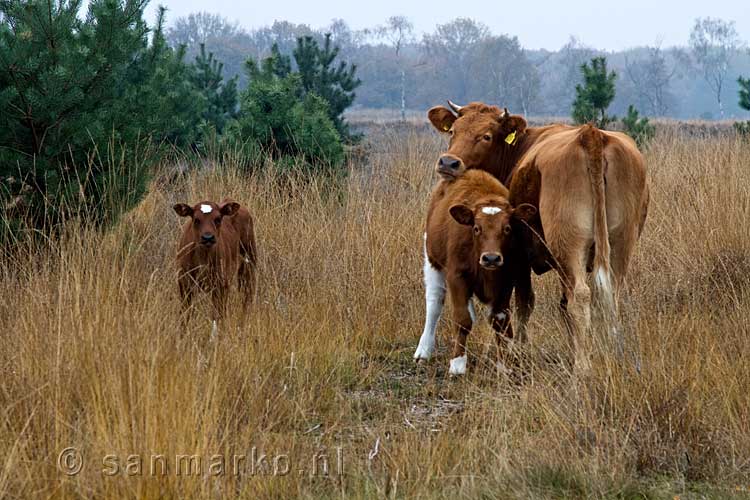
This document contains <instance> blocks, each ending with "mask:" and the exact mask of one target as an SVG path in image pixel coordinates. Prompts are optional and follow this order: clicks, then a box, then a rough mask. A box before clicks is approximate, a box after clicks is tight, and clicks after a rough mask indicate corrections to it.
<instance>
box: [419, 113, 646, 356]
mask: <svg viewBox="0 0 750 500" xmlns="http://www.w3.org/2000/svg"><path fill="white" fill-rule="evenodd" d="M449 104H450V105H451V108H452V110H449V109H447V108H444V107H435V108H432V109H430V111H429V112H428V117H429V119H430V121H431V122H432V124H433V125H434V126H435V127H436V128H437V129H438V130H440V131H441V132H444V133H448V134H450V135H451V139H450V146H449V149H448V151H447V152H446V153H445V154H443V155H441V156H440V159H439V160H438V168H439V169H440V170H441V172H444V173H443V174H442V175H443V176H444V177H447V178H456V177H457V176H460V175H461V173H462V172H464V171H466V170H470V169H481V170H486V171H488V172H490V173H491V174H493V175H494V176H495V177H497V178H498V179H500V180H502V181H503V183H504V184H505V185H507V186H509V188H510V203H511V204H512V205H514V206H517V205H520V204H522V203H529V204H531V205H533V206H534V207H536V208H537V209H538V219H537V220H532V222H531V224H530V226H531V227H532V228H533V229H535V231H536V232H537V233H538V234H539V235H540V236H543V238H544V241H542V240H541V239H540V238H530V239H527V243H526V246H527V248H528V249H529V253H528V259H529V266H530V267H533V268H534V270H535V271H537V272H538V273H542V272H545V271H546V270H547V268H548V266H551V267H554V268H555V269H556V270H557V272H558V274H559V276H560V280H561V284H562V289H563V299H562V301H561V305H562V307H563V312H564V317H565V320H566V323H567V325H568V327H569V331H570V333H571V335H570V341H571V345H572V348H573V350H574V352H575V353H576V358H577V359H579V357H580V356H582V355H583V354H584V353H583V352H582V350H581V349H579V346H578V343H579V340H580V335H581V332H583V331H585V330H587V329H588V327H589V325H590V322H591V315H590V304H591V291H590V289H589V286H588V285H587V284H586V271H587V267H590V268H591V269H592V270H593V272H594V284H595V292H596V294H597V296H598V297H599V300H600V303H601V304H602V306H603V310H604V312H605V314H606V317H607V319H608V320H609V321H610V323H611V324H612V325H614V324H615V319H616V313H617V304H618V296H619V292H620V289H621V287H622V284H623V281H624V279H625V275H626V273H627V270H628V264H629V262H630V258H631V256H632V253H633V250H634V246H635V243H636V242H637V240H638V237H639V236H640V233H641V230H642V228H643V224H644V222H645V218H646V212H647V208H648V202H649V191H648V186H647V184H646V169H645V166H644V163H643V157H642V156H641V154H640V152H639V151H638V148H637V147H636V145H635V143H634V142H633V140H632V139H630V138H629V137H628V136H626V135H625V134H622V133H619V132H609V131H602V130H598V129H597V128H595V127H593V126H590V125H584V126H580V127H572V126H568V125H549V126H545V127H527V124H526V120H524V119H523V117H521V116H517V115H510V114H509V113H508V110H507V109H505V110H503V111H501V110H500V109H499V108H497V107H495V106H487V105H485V104H482V103H471V104H469V105H467V106H457V105H455V104H453V103H451V102H450V101H449ZM542 229H543V231H542ZM587 264H588V266H587ZM519 298H520V299H521V300H522V301H523V300H525V298H524V297H523V296H520V297H519V294H517V300H518V299H519ZM531 300H532V301H533V295H531ZM612 333H613V335H614V337H615V340H616V342H617V346H618V349H619V350H621V349H622V337H621V334H620V333H619V330H618V329H617V328H616V327H614V326H613V328H612ZM580 361H586V360H584V359H580ZM585 364H587V361H586V362H585V363H584V365H585Z"/></svg>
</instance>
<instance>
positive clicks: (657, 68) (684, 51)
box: [167, 13, 750, 119]
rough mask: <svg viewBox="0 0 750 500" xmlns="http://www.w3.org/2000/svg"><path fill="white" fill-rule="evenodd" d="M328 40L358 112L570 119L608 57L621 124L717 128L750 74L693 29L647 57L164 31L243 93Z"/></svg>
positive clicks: (489, 40)
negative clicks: (260, 69)
mask: <svg viewBox="0 0 750 500" xmlns="http://www.w3.org/2000/svg"><path fill="white" fill-rule="evenodd" d="M325 33H330V34H331V37H332V41H333V42H334V43H335V44H336V45H337V46H339V47H340V50H341V55H342V56H343V57H344V58H345V59H346V60H347V61H350V62H352V63H353V64H355V65H356V66H357V68H358V74H359V76H360V78H361V79H362V81H363V84H362V86H361V88H359V89H358V91H357V98H356V100H355V102H354V105H355V106H358V107H363V108H395V109H399V108H406V109H413V110H420V109H426V108H429V107H430V106H433V105H435V104H436V103H438V102H443V101H444V100H445V99H446V98H450V99H452V100H454V101H456V102H468V101H471V100H482V101H487V102H493V103H497V104H502V105H505V106H508V107H509V108H510V109H511V110H515V111H517V112H520V113H524V114H526V115H536V116H568V115H569V112H570V109H571V105H572V103H573V100H574V99H575V90H574V89H575V86H576V85H578V84H580V83H581V82H582V75H581V72H580V66H581V65H582V64H583V63H586V62H589V61H590V60H591V59H592V58H594V57H598V56H604V57H606V58H607V60H608V62H609V65H610V67H611V68H612V69H614V70H615V71H616V72H617V74H618V78H617V80H616V82H615V85H616V96H615V99H614V101H613V103H612V110H613V112H614V113H615V114H618V115H624V114H626V113H627V108H628V106H629V105H631V104H632V105H634V106H635V107H637V108H638V109H640V110H641V111H642V112H643V113H645V114H647V115H649V116H667V117H674V118H703V119H721V118H737V117H740V118H741V117H744V116H746V115H747V114H746V113H745V112H744V111H743V110H742V108H740V107H739V106H738V104H737V99H736V96H737V92H738V87H737V79H738V77H739V76H741V75H748V74H750V53H748V51H747V50H745V43H744V41H743V40H742V38H741V37H740V35H739V34H738V33H737V31H736V28H735V26H734V23H733V22H731V21H723V20H720V19H712V18H705V19H697V20H696V21H695V24H694V25H693V26H692V30H691V35H690V37H689V39H688V40H686V41H685V46H684V47H670V48H667V47H662V46H661V45H660V44H659V43H656V44H654V45H652V46H647V47H637V48H633V49H628V50H623V51H616V52H608V53H607V52H603V51H599V50H596V49H595V48H592V47H588V46H586V45H585V44H584V43H582V42H581V41H580V40H577V39H575V38H571V39H570V40H569V41H568V43H566V44H565V45H564V46H563V47H561V48H560V49H558V50H554V51H551V50H528V49H524V48H523V47H522V45H521V43H520V41H519V39H518V37H516V36H512V35H508V34H493V33H492V32H491V31H490V30H489V28H487V26H485V25H483V24H482V23H481V22H477V21H475V20H472V19H466V18H458V19H455V20H453V21H450V22H448V23H445V24H441V25H438V26H436V28H435V30H434V31H433V32H431V33H426V34H424V35H422V36H418V35H417V34H416V33H415V31H414V28H413V25H412V23H411V22H410V21H409V19H407V18H405V17H402V16H394V17H391V18H389V19H388V20H386V21H385V22H384V23H382V24H381V25H378V26H373V27H372V28H369V29H365V30H353V29H351V28H350V27H349V26H348V25H347V24H346V23H345V22H344V21H342V20H334V21H333V22H332V23H331V24H330V25H329V26H326V27H324V28H322V29H314V28H312V27H310V26H308V25H305V24H294V23H290V22H286V21H277V22H275V23H274V24H273V25H271V26H267V27H263V28H259V29H255V30H245V29H242V28H241V27H240V26H239V25H237V24H236V23H231V22H229V21H227V20H226V19H224V18H222V17H221V16H219V15H216V14H209V13H196V14H191V15H189V16H187V17H183V18H180V19H178V20H177V21H176V22H175V23H174V25H173V26H172V27H171V28H170V29H169V30H168V31H167V39H168V40H169V42H170V44H172V45H173V46H175V47H176V46H179V45H180V44H186V45H187V47H188V53H190V52H191V51H197V47H198V46H199V44H200V43H204V44H205V45H206V47H207V48H208V49H209V50H211V51H212V52H214V53H215V54H216V55H217V57H218V58H219V59H221V60H222V61H224V62H225V64H226V69H227V72H228V74H230V75H239V85H240V87H242V86H244V85H245V84H246V83H247V81H248V80H247V77H246V76H245V75H244V74H243V72H242V64H243V63H244V59H245V58H247V57H248V56H250V57H253V58H256V59H257V58H260V57H264V56H266V55H268V54H270V50H271V47H272V46H273V45H274V44H275V45H277V47H278V49H279V51H280V52H281V53H282V54H290V53H291V51H292V50H293V49H294V47H295V44H296V39H297V38H298V37H300V36H310V37H312V38H314V39H317V40H319V42H322V40H323V39H324V36H325Z"/></svg>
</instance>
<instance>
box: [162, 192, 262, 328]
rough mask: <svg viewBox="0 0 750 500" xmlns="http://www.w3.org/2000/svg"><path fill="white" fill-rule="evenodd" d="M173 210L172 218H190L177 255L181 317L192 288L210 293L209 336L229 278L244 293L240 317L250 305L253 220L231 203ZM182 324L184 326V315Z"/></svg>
mask: <svg viewBox="0 0 750 500" xmlns="http://www.w3.org/2000/svg"><path fill="white" fill-rule="evenodd" d="M173 208H174V211H175V212H176V213H177V215H179V216H181V217H190V220H189V221H188V222H187V223H186V224H185V226H184V228H183V231H182V238H181V240H180V246H179V248H178V251H177V263H178V266H179V269H180V275H179V278H178V285H179V288H180V296H181V298H182V308H183V314H185V311H186V310H187V309H188V308H189V307H190V303H191V301H192V298H193V293H194V291H195V289H196V288H200V289H202V290H204V291H210V292H211V298H212V306H213V307H212V315H211V317H212V319H213V323H212V329H211V336H212V338H213V337H215V336H216V331H217V321H219V320H220V319H222V318H223V317H224V315H225V314H226V302H227V296H228V294H229V287H230V284H231V282H232V280H233V278H234V276H237V282H238V287H239V289H240V292H241V293H242V294H243V314H244V313H245V312H246V310H247V307H248V305H249V304H250V302H251V301H252V296H253V289H254V286H255V266H256V259H257V253H256V246H255V234H254V231H253V218H252V217H251V216H250V212H248V211H247V209H246V208H244V207H241V206H240V204H239V203H237V202H235V201H232V200H224V201H223V202H222V203H221V204H220V205H217V204H216V203H213V202H211V201H202V202H200V203H198V204H196V205H195V206H193V207H191V206H190V205H186V204H184V203H178V204H176V205H175V206H174V207H173ZM183 320H184V321H185V322H187V316H183Z"/></svg>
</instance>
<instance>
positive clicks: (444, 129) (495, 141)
mask: <svg viewBox="0 0 750 500" xmlns="http://www.w3.org/2000/svg"><path fill="white" fill-rule="evenodd" d="M448 104H449V105H450V109H448V108H446V107H443V106H435V107H434V108H432V109H430V110H429V111H428V112H427V117H428V118H429V120H430V123H432V125H433V126H434V127H435V128H436V129H437V130H438V131H440V132H441V133H445V134H448V135H450V143H449V146H448V151H446V152H445V153H443V154H441V155H440V158H438V161H437V165H436V167H435V169H436V170H437V173H438V174H439V175H440V176H441V177H443V178H445V179H449V180H452V179H455V178H456V177H458V176H460V175H461V174H463V172H464V171H466V170H467V169H471V168H478V169H481V170H486V171H489V172H491V171H492V170H493V166H495V165H497V164H498V163H499V161H500V158H501V156H502V155H503V152H504V150H505V149H506V148H509V147H513V145H515V143H516V142H517V141H518V140H519V137H520V136H521V135H523V133H524V131H525V130H526V120H524V118H523V117H522V116H519V115H511V114H509V113H508V108H504V109H502V110H501V109H500V108H498V107H497V106H487V105H486V104H483V103H481V102H472V103H470V104H467V105H466V106H459V105H457V104H454V103H452V102H451V101H448ZM501 180H502V179H501Z"/></svg>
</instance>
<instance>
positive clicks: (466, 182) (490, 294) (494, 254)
mask: <svg viewBox="0 0 750 500" xmlns="http://www.w3.org/2000/svg"><path fill="white" fill-rule="evenodd" d="M535 213H536V209H535V208H534V207H533V206H531V205H528V204H525V205H521V206H519V207H517V208H516V209H514V208H512V207H511V205H510V203H509V202H508V190H507V189H506V188H505V187H504V186H503V185H502V184H501V183H500V182H499V181H498V180H497V179H496V178H494V177H493V176H491V175H490V174H488V173H486V172H483V171H481V170H470V171H468V172H466V173H465V174H464V175H462V176H461V177H460V178H457V179H456V180H455V181H446V180H441V181H440V182H439V183H438V185H437V186H436V187H435V189H434V190H433V193H432V198H431V200H430V206H429V209H428V213H427V231H426V233H425V267H424V273H425V288H426V290H425V298H426V302H427V316H426V321H425V329H424V332H423V333H422V337H421V338H420V340H419V346H418V347H417V350H416V352H415V353H414V358H415V359H416V360H417V361H419V360H423V359H429V358H430V356H431V355H432V353H433V351H434V347H435V329H436V326H437V322H438V320H439V318H440V313H441V311H442V306H443V300H444V298H445V289H446V284H447V288H448V291H449V293H450V299H451V304H452V306H453V319H454V323H455V324H456V327H457V331H456V340H455V345H454V348H453V355H452V359H451V362H450V371H449V372H450V374H452V375H462V374H464V373H465V372H466V338H467V335H468V334H469V332H470V331H471V327H472V324H473V321H474V318H473V310H472V309H471V302H470V301H471V298H472V296H476V297H477V298H478V299H479V300H480V301H481V302H483V303H486V304H489V305H490V308H491V313H490V320H491V322H492V327H493V329H494V330H495V333H496V339H497V344H498V367H501V366H502V363H503V354H504V353H503V344H504V342H505V341H506V340H507V339H512V338H513V330H512V328H511V324H510V297H511V293H512V291H513V287H514V286H516V287H520V288H524V287H530V286H531V276H530V274H529V273H528V272H525V273H524V272H521V273H519V272H518V271H519V268H518V267H517V266H516V263H517V261H518V260H522V259H519V257H518V255H517V253H518V251H519V249H518V248H517V245H516V243H515V240H516V238H515V234H517V232H518V229H519V226H520V225H522V224H523V222H525V221H526V220H527V219H528V218H530V217H532V216H533V215H534V214H535ZM522 221H523V222H522ZM520 269H521V270H522V269H523V268H520ZM519 314H522V315H527V314H530V310H523V311H519ZM524 323H525V322H524ZM524 336H525V333H524V332H519V339H520V340H523V337H524Z"/></svg>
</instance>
